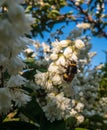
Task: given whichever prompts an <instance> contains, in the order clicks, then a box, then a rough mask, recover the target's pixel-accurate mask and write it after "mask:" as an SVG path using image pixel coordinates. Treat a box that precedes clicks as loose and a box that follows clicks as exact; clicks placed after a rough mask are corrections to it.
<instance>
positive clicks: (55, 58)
mask: <svg viewBox="0 0 107 130" xmlns="http://www.w3.org/2000/svg"><path fill="white" fill-rule="evenodd" d="M50 59H51V60H53V61H54V60H57V59H58V54H56V53H52V54H51V55H50Z"/></svg>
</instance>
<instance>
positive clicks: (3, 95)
mask: <svg viewBox="0 0 107 130" xmlns="http://www.w3.org/2000/svg"><path fill="white" fill-rule="evenodd" d="M11 100H12V97H11V94H10V92H9V89H8V88H0V113H7V112H9V110H10V108H11Z"/></svg>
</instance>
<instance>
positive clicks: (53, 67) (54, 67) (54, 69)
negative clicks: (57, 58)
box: [48, 62, 59, 73]
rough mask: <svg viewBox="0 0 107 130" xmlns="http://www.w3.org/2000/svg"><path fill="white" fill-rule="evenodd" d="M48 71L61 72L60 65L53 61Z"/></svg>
mask: <svg viewBox="0 0 107 130" xmlns="http://www.w3.org/2000/svg"><path fill="white" fill-rule="evenodd" d="M48 71H49V72H53V73H57V72H59V67H58V65H56V64H55V63H54V62H52V63H51V64H50V65H49V68H48Z"/></svg>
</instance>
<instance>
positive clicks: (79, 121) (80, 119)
mask: <svg viewBox="0 0 107 130" xmlns="http://www.w3.org/2000/svg"><path fill="white" fill-rule="evenodd" d="M76 119H77V121H78V123H79V124H80V123H82V122H83V121H84V116H82V115H78V116H77V117H76Z"/></svg>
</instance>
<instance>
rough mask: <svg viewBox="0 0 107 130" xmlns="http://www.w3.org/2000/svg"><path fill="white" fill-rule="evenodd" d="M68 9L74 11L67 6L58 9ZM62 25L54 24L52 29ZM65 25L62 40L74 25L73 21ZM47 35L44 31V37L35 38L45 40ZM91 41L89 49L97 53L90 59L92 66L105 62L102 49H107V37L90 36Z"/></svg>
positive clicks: (64, 11)
mask: <svg viewBox="0 0 107 130" xmlns="http://www.w3.org/2000/svg"><path fill="white" fill-rule="evenodd" d="M69 11H74V10H71V8H69V7H64V8H62V9H61V10H60V12H61V13H66V12H69ZM62 25H63V24H57V25H56V26H54V28H53V30H52V31H53V32H55V30H56V29H58V28H60V27H61V26H62ZM64 25H65V24H64ZM65 26H66V27H65V28H64V29H63V32H64V34H63V35H62V40H65V39H66V37H67V36H68V34H69V32H70V31H71V30H73V29H74V28H75V27H76V25H75V24H74V23H69V24H68V25H65ZM48 37H49V33H46V32H44V38H43V39H42V38H41V37H40V36H38V37H37V39H36V40H39V41H41V42H46V40H47V38H48ZM91 43H92V49H91V51H95V52H97V55H96V56H95V57H94V58H93V60H92V66H95V65H98V64H100V63H105V61H106V56H105V53H104V51H107V39H106V38H98V37H94V36H93V37H91Z"/></svg>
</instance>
